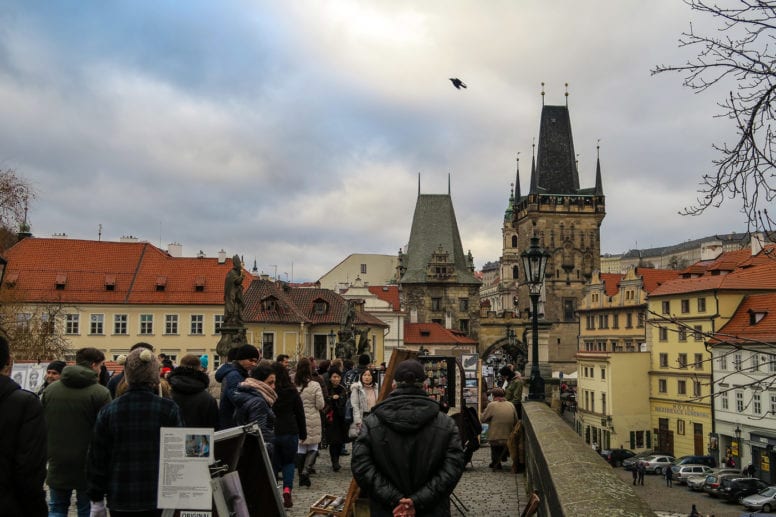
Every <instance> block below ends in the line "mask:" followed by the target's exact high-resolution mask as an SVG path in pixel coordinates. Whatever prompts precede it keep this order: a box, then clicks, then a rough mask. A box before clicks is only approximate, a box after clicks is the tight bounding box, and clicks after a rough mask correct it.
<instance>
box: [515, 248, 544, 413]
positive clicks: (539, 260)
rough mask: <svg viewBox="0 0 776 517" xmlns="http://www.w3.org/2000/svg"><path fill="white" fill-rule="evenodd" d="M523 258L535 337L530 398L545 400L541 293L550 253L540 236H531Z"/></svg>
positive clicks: (532, 344)
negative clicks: (540, 369) (541, 339)
mask: <svg viewBox="0 0 776 517" xmlns="http://www.w3.org/2000/svg"><path fill="white" fill-rule="evenodd" d="M520 258H521V259H522V260H523V273H524V274H525V283H526V284H527V285H528V293H529V295H530V297H531V319H532V322H531V325H532V331H533V337H532V340H531V355H532V356H533V361H532V362H531V378H530V380H529V383H530V387H529V391H528V400H542V401H543V400H544V379H542V375H541V373H540V372H539V295H540V294H541V292H542V285H543V284H544V268H546V267H547V260H548V259H549V258H550V255H549V253H547V252H546V251H544V250H543V249H542V248H540V247H539V238H538V237H531V246H530V248H528V250H527V251H524V252H522V253H521V254H520Z"/></svg>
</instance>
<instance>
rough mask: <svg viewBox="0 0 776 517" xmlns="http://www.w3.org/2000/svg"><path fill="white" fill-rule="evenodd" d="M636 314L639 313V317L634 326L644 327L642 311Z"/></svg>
mask: <svg viewBox="0 0 776 517" xmlns="http://www.w3.org/2000/svg"><path fill="white" fill-rule="evenodd" d="M638 314H639V319H638V322H637V323H636V326H637V327H638V328H644V313H643V312H640V313H638Z"/></svg>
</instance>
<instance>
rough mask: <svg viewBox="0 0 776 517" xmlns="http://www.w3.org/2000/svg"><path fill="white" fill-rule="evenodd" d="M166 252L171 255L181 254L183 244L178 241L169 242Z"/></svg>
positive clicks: (178, 255)
mask: <svg viewBox="0 0 776 517" xmlns="http://www.w3.org/2000/svg"><path fill="white" fill-rule="evenodd" d="M167 254H168V255H170V256H171V257H182V256H183V244H181V243H180V242H171V243H170V244H168V245H167Z"/></svg>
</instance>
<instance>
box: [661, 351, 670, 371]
mask: <svg viewBox="0 0 776 517" xmlns="http://www.w3.org/2000/svg"><path fill="white" fill-rule="evenodd" d="M660 367H661V368H668V354H665V353H661V354H660Z"/></svg>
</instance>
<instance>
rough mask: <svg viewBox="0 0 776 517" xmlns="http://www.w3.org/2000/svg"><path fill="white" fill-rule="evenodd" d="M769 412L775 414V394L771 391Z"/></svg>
mask: <svg viewBox="0 0 776 517" xmlns="http://www.w3.org/2000/svg"><path fill="white" fill-rule="evenodd" d="M771 414H772V415H776V394H774V393H771Z"/></svg>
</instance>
